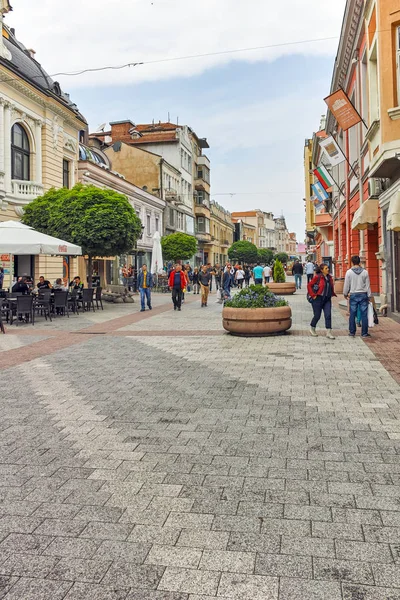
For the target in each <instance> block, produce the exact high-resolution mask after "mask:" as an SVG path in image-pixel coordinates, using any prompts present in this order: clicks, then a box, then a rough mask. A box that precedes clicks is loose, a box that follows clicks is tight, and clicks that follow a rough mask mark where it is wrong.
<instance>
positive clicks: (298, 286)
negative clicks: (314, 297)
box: [294, 273, 303, 290]
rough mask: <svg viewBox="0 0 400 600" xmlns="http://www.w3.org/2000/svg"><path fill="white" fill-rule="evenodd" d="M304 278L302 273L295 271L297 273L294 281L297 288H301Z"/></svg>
mask: <svg viewBox="0 0 400 600" xmlns="http://www.w3.org/2000/svg"><path fill="white" fill-rule="evenodd" d="M302 279H303V276H302V275H300V273H295V275H294V282H295V284H296V290H301V282H302Z"/></svg>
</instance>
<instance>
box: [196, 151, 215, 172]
mask: <svg viewBox="0 0 400 600" xmlns="http://www.w3.org/2000/svg"><path fill="white" fill-rule="evenodd" d="M196 163H197V165H198V166H199V167H201V166H203V165H204V166H205V167H207V168H208V169H211V164H210V160H209V159H208V158H207V156H206V155H205V154H202V155H201V156H198V157H197V160H196Z"/></svg>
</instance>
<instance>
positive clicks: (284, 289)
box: [267, 281, 296, 296]
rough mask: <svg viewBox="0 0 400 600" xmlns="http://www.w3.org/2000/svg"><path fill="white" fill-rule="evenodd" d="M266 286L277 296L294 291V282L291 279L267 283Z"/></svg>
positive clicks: (286, 294)
mask: <svg viewBox="0 0 400 600" xmlns="http://www.w3.org/2000/svg"><path fill="white" fill-rule="evenodd" d="M267 287H268V289H269V290H270V291H271V292H273V293H274V294H276V295H277V296H289V295H290V294H294V293H295V291H296V284H295V283H294V282H293V281H285V283H267Z"/></svg>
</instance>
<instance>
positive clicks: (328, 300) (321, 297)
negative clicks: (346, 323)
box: [307, 264, 336, 340]
mask: <svg viewBox="0 0 400 600" xmlns="http://www.w3.org/2000/svg"><path fill="white" fill-rule="evenodd" d="M307 289H308V300H309V301H310V303H311V306H312V308H313V312H314V317H313V319H312V321H311V324H310V333H311V335H312V336H313V337H317V332H316V327H317V324H318V321H319V320H320V318H321V314H322V312H323V313H324V316H325V327H326V337H327V338H328V339H329V340H334V339H335V336H334V335H333V334H332V296H336V294H335V288H334V283H333V279H332V276H331V275H330V273H329V267H328V265H325V264H322V265H320V266H319V267H317V269H316V271H315V275H314V277H313V278H312V279H311V281H310V282H309V284H308V286H307Z"/></svg>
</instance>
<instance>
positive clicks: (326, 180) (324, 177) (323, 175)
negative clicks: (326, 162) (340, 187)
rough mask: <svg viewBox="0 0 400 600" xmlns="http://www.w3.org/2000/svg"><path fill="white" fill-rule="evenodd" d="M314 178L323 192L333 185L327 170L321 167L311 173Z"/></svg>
mask: <svg viewBox="0 0 400 600" xmlns="http://www.w3.org/2000/svg"><path fill="white" fill-rule="evenodd" d="M313 173H314V175H315V177H316V178H317V179H318V181H319V182H320V184H321V185H322V187H323V188H324V190H328V189H329V188H331V187H332V186H333V184H334V183H335V182H334V181H333V179H332V177H331V176H330V175H329V173H328V171H327V169H326V168H325V167H324V166H323V165H321V166H320V167H318V168H317V169H314V171H313Z"/></svg>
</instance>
